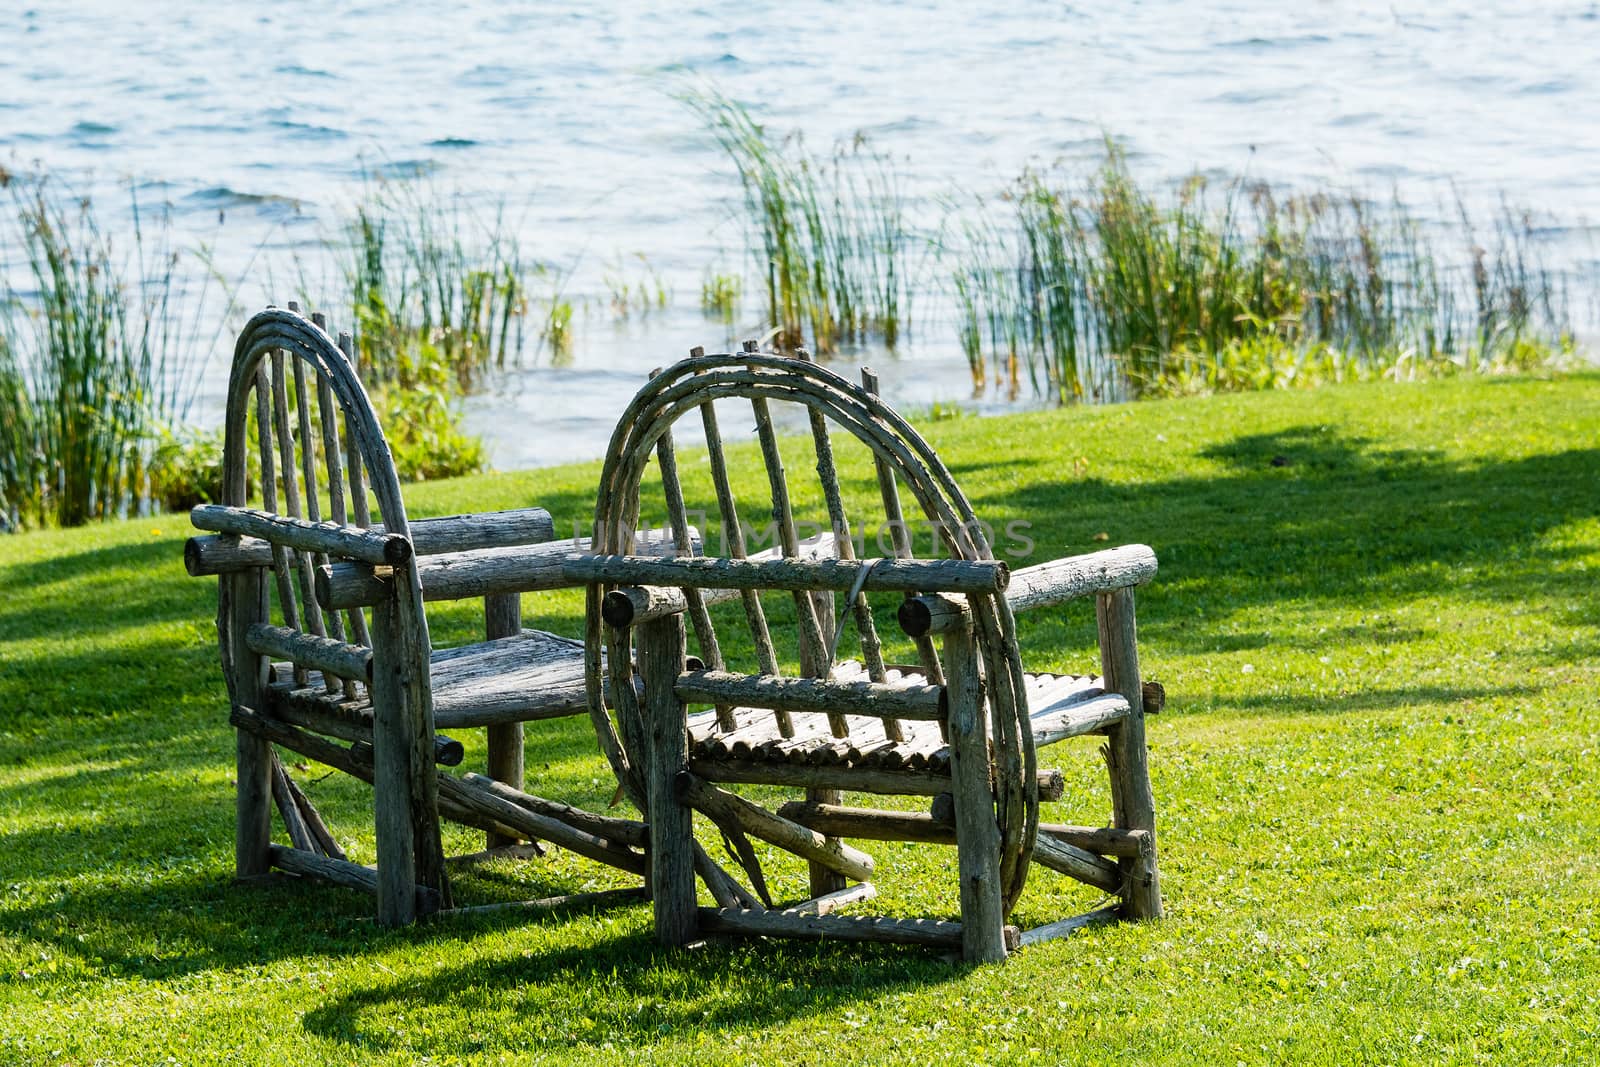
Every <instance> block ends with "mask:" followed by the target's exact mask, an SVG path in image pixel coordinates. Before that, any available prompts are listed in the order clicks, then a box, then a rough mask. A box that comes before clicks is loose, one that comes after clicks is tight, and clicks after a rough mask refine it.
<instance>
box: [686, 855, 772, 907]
mask: <svg viewBox="0 0 1600 1067" xmlns="http://www.w3.org/2000/svg"><path fill="white" fill-rule="evenodd" d="M694 870H695V873H696V874H698V875H699V876H700V880H701V881H702V882H704V883H705V884H706V889H707V890H709V891H710V893H711V899H712V900H715V901H716V902H717V904H718V905H719V906H720V907H724V908H759V907H762V906H763V905H762V902H761V901H759V900H757V899H756V898H755V897H753V896H751V895H750V893H749V892H748V891H747V890H746V889H745V888H744V886H742V885H740V884H739V883H738V882H737V881H736V880H735V879H734V877H733V875H731V874H729V873H728V872H727V871H725V870H723V869H722V868H721V867H720V866H718V865H717V862H716V861H715V860H713V859H712V858H711V855H710V853H708V852H707V851H706V850H705V848H704V847H703V846H702V845H701V844H700V842H698V841H696V842H695V843H694ZM757 870H758V871H759V870H760V868H757Z"/></svg>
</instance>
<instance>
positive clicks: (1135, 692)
mask: <svg viewBox="0 0 1600 1067" xmlns="http://www.w3.org/2000/svg"><path fill="white" fill-rule="evenodd" d="M1095 615H1096V619H1097V621H1098V623H1099V630H1100V665H1101V666H1100V669H1101V673H1102V674H1104V676H1105V687H1106V689H1107V690H1111V691H1115V692H1118V693H1121V694H1122V695H1123V696H1124V697H1126V698H1127V700H1128V707H1129V709H1130V711H1129V714H1128V717H1127V718H1126V719H1124V720H1123V721H1122V722H1121V723H1118V724H1117V725H1116V726H1115V727H1113V728H1112V730H1111V731H1110V740H1109V744H1108V746H1107V749H1106V763H1107V766H1108V768H1109V770H1110V772H1111V806H1112V819H1113V822H1114V823H1115V825H1116V826H1117V828H1118V829H1122V830H1144V831H1147V832H1148V833H1149V834H1150V841H1151V848H1150V850H1149V851H1148V852H1147V853H1144V854H1141V855H1139V856H1135V857H1130V858H1125V859H1123V860H1122V861H1121V862H1120V866H1121V867H1122V871H1123V876H1124V878H1125V880H1126V881H1125V885H1126V888H1125V889H1124V890H1123V898H1122V899H1123V908H1124V912H1125V914H1126V915H1127V916H1128V918H1130V919H1159V918H1161V912H1162V908H1161V878H1160V874H1159V872H1158V869H1157V866H1156V849H1155V831H1156V805H1155V796H1154V794H1153V793H1152V792H1151V789H1150V767H1149V762H1148V759H1147V756H1146V750H1145V740H1144V692H1143V686H1142V685H1141V684H1140V679H1139V647H1138V628H1137V625H1136V623H1135V620H1134V611H1133V590H1131V589H1119V590H1117V591H1116V592H1113V593H1102V594H1100V595H1099V596H1098V597H1097V598H1096V601H1095Z"/></svg>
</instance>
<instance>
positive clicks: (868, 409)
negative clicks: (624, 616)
mask: <svg viewBox="0 0 1600 1067" xmlns="http://www.w3.org/2000/svg"><path fill="white" fill-rule="evenodd" d="M726 399H739V400H747V401H749V403H750V404H751V409H752V413H753V415H754V419H755V424H756V432H757V435H758V437H759V439H760V444H761V451H762V458H763V463H764V465H765V468H766V474H767V480H768V485H769V488H770V490H771V499H772V516H773V519H774V521H775V523H776V524H777V526H778V530H777V534H778V542H779V545H780V547H781V550H782V554H783V556H785V557H794V556H796V555H797V554H798V538H797V536H796V529H795V522H794V517H793V513H792V511H791V507H790V487H789V485H788V483H787V473H786V472H785V470H784V465H783V460H782V456H781V453H780V450H779V447H778V441H777V437H776V429H775V427H774V424H773V421H772V417H771V413H770V408H769V405H770V404H771V403H774V402H778V403H792V404H797V405H800V406H801V407H802V408H803V409H804V410H805V413H806V416H807V419H808V421H809V424H810V428H811V431H812V439H813V443H814V446H815V454H816V460H817V464H816V469H817V474H818V477H819V480H820V482H821V483H822V484H821V496H822V498H823V500H824V501H825V503H826V506H827V511H828V518H829V524H830V526H831V527H832V533H833V539H834V545H835V546H836V549H837V551H838V553H839V554H840V555H841V556H843V557H845V558H850V556H851V555H853V546H852V544H851V528H850V523H849V520H848V517H847V516H846V515H845V514H844V509H843V502H842V494H841V491H840V487H839V482H838V476H837V473H836V471H835V469H834V457H833V447H832V441H831V437H830V427H839V428H842V429H843V430H844V431H846V432H847V433H848V434H849V435H850V436H851V437H853V438H854V439H856V440H857V441H859V442H860V443H861V444H863V445H864V446H865V447H866V448H867V449H868V450H869V451H870V452H871V454H872V456H873V459H874V462H875V465H876V469H877V475H878V482H879V488H880V495H881V498H882V500H883V504H884V512H885V514H884V518H885V520H886V521H887V523H888V524H889V526H890V529H891V531H896V532H895V535H894V543H895V550H896V551H895V554H896V555H897V556H909V555H910V543H909V538H907V537H905V536H903V535H904V532H905V524H904V522H903V521H902V517H901V516H900V514H899V507H900V505H899V490H900V487H904V489H905V490H906V491H907V492H909V493H910V494H911V496H912V498H913V499H914V500H915V502H916V504H917V506H918V508H919V509H920V511H921V513H922V516H923V517H924V518H925V519H927V520H928V521H929V522H930V523H931V524H932V526H933V529H934V530H935V531H936V533H937V535H938V537H939V539H940V541H941V542H942V546H943V550H944V552H945V553H947V554H948V555H949V556H950V557H952V558H954V559H960V560H990V559H993V558H994V556H993V551H992V549H991V546H990V544H989V543H988V540H987V538H986V537H985V534H984V529H985V528H984V526H983V525H982V523H981V522H980V521H979V520H978V517H977V516H976V514H975V513H974V512H973V509H972V507H971V504H970V503H969V502H968V500H967V498H966V496H965V495H964V494H963V493H962V491H961V489H960V487H959V486H958V485H957V484H956V482H955V479H954V478H953V477H952V476H951V474H950V472H949V470H948V469H947V468H946V467H945V465H944V464H943V462H941V460H940V459H939V456H938V455H937V454H936V453H935V452H934V451H933V449H932V448H931V447H930V446H929V445H928V444H927V442H926V441H924V440H923V438H922V437H921V435H920V434H918V433H917V431H916V430H915V429H913V428H912V427H911V425H910V424H909V423H907V422H906V421H905V420H904V419H903V418H901V416H900V415H898V414H897V413H896V412H895V411H894V410H893V409H892V408H890V407H889V406H888V405H886V404H884V403H883V402H882V401H881V400H879V399H878V397H877V396H876V395H874V393H873V392H870V391H869V390H868V389H865V388H862V387H861V386H857V385H854V384H852V383H850V382H849V381H847V380H845V379H844V378H842V377H841V376H839V375H838V374H836V373H834V372H833V371H830V370H828V369H826V368H824V367H821V366H818V365H816V364H814V363H812V362H810V361H809V360H807V359H803V358H802V359H796V358H786V357H781V356H772V355H763V354H758V353H756V352H753V351H745V352H741V353H734V354H728V355H714V356H704V355H698V354H697V355H694V356H691V358H689V359H686V360H684V361H682V362H680V363H677V364H675V365H674V366H672V367H670V368H668V369H666V370H664V371H662V372H660V373H658V374H657V375H655V376H654V377H653V378H652V379H651V380H650V381H649V382H648V383H647V384H646V385H645V387H644V388H643V389H641V390H640V392H639V393H638V395H637V396H635V397H634V399H633V401H632V403H630V404H629V405H628V407H627V409H626V410H625V411H624V413H623V415H622V417H621V419H620V420H619V422H618V424H617V428H616V430H615V432H614V434H613V436H612V438H611V444H610V448H609V451H608V453H607V459H606V463H605V467H604V470H603V472H602V474H601V480H600V489H599V493H598V496H597V499H596V503H595V516H594V521H595V530H594V549H593V550H594V551H595V552H596V553H600V554H611V555H621V554H625V553H627V552H628V550H629V547H630V546H631V545H632V543H633V536H634V533H635V531H636V529H637V527H638V523H639V519H640V514H641V486H642V484H643V480H644V474H645V470H646V468H647V467H648V465H649V463H650V461H651V459H652V458H654V459H655V460H656V461H657V462H658V464H659V467H660V472H661V481H662V493H663V496H664V504H665V511H666V514H667V517H668V521H669V522H670V524H671V526H672V533H673V536H674V537H675V539H676V540H677V542H678V545H679V548H680V550H681V551H682V552H684V554H693V552H692V541H691V536H690V531H689V528H688V524H687V519H686V516H687V511H686V506H685V497H684V492H683V486H682V483H681V480H680V472H679V469H678V464H677V460H676V455H675V452H674V445H673V434H672V429H673V426H674V424H675V423H676V422H677V421H678V420H679V419H680V418H683V417H684V416H686V415H689V414H690V413H698V414H699V416H700V419H701V422H702V426H703V428H704V431H705V438H706V442H707V446H708V448H709V450H710V456H709V457H708V458H709V463H708V471H709V474H710V479H711V482H712V490H713V493H712V495H714V496H715V499H716V506H717V511H718V513H719V515H720V518H721V524H722V528H723V531H724V537H725V538H727V539H728V542H729V544H728V552H729V555H730V556H734V557H742V556H743V555H744V545H743V543H742V537H741V536H740V535H739V533H738V530H739V517H738V514H737V509H736V505H735V502H734V497H733V491H732V487H731V484H730V482H729V476H728V470H727V464H726V462H725V457H724V456H723V455H722V448H721V435H720V432H719V427H718V424H717V420H716V414H715V409H714V406H713V405H714V403H715V401H718V400H726ZM730 535H731V536H730ZM609 591H610V590H609V588H608V587H604V586H601V585H591V586H590V587H589V591H588V611H587V628H586V635H587V641H586V648H587V652H588V656H589V664H588V666H589V671H588V675H589V680H590V692H589V703H590V713H591V717H592V718H593V720H594V725H595V729H596V732H597V735H598V737H599V741H600V745H601V748H602V750H603V751H604V752H605V754H606V756H607V758H608V759H609V760H610V761H611V763H612V766H613V769H614V770H615V771H616V773H617V775H618V778H619V780H620V781H621V782H622V784H623V788H624V789H625V791H626V792H627V793H628V794H629V796H630V798H631V799H633V800H634V802H635V803H636V804H638V805H639V806H640V807H641V808H643V807H644V806H645V798H644V789H643V787H642V785H641V783H640V780H639V777H638V772H637V770H636V766H635V764H636V760H635V759H634V758H633V757H632V756H630V752H638V751H639V750H640V749H639V746H640V745H642V730H643V727H642V723H641V719H640V710H639V705H638V698H637V695H636V693H635V690H634V685H633V678H632V659H633V654H632V648H631V637H630V635H629V633H628V632H626V630H619V629H617V628H614V627H606V626H604V625H603V624H602V605H603V598H604V596H605V594H606V593H607V592H609ZM741 596H742V598H743V599H744V601H745V604H746V618H747V621H748V623H749V625H750V628H751V638H752V642H753V644H754V646H755V647H756V649H757V653H758V659H760V660H761V663H760V667H761V672H762V673H763V674H774V673H777V671H776V663H775V657H774V656H773V653H772V650H771V642H770V639H769V638H768V637H767V636H766V635H765V632H764V631H765V620H764V616H763V615H762V614H761V611H760V608H759V604H753V603H752V601H753V600H755V598H754V597H753V596H752V595H751V594H750V593H749V591H745V592H744V593H742V594H741ZM809 596H810V594H809V593H807V592H805V591H796V592H795V594H794V598H795V610H796V615H797V620H798V637H799V648H800V657H799V658H800V662H801V664H802V672H803V673H806V674H810V675H813V676H819V677H821V676H826V674H827V673H828V671H829V669H830V668H831V667H832V663H831V653H830V648H829V641H828V638H829V637H830V636H831V635H829V634H827V632H826V631H827V628H828V627H827V623H828V622H831V620H829V619H827V618H826V617H825V615H824V614H819V613H818V612H817V611H816V609H815V606H814V603H813V602H812V601H811V600H810V599H809ZM683 597H684V600H685V601H686V602H687V614H688V616H689V622H690V624H691V625H692V626H693V629H694V632H695V634H696V636H697V638H698V643H699V646H700V652H701V656H702V658H704V659H705V660H706V661H707V665H708V666H710V667H714V668H717V667H720V666H721V663H720V662H718V661H719V660H720V648H719V643H718V642H717V640H716V637H715V632H714V630H713V629H712V627H711V624H710V619H709V616H708V615H707V613H706V610H705V607H704V604H703V597H702V595H701V591H699V590H694V589H684V590H683ZM852 600H853V601H854V603H853V604H851V605H849V606H850V607H851V608H854V609H855V618H856V622H857V629H858V636H859V639H860V641H861V645H862V657H863V661H864V662H865V664H866V668H867V670H868V673H869V674H872V673H874V672H881V670H882V658H881V655H880V654H879V650H878V647H877V637H876V634H875V632H874V630H873V627H872V624H871V613H870V609H869V608H867V607H866V605H865V601H864V599H863V598H862V597H861V595H860V592H859V589H858V590H856V591H853V595H852ZM968 601H969V605H970V610H971V613H972V617H973V625H974V629H975V634H976V637H977V640H978V643H979V647H980V652H981V657H982V662H983V666H984V673H985V676H986V680H987V686H986V692H987V699H988V709H989V714H990V721H991V724H992V728H991V731H990V736H991V738H992V746H993V747H992V760H993V762H994V767H995V771H996V775H995V779H996V800H997V816H998V818H999V821H1000V826H1001V830H1002V873H1001V879H1002V883H1003V884H1004V886H1005V894H1004V895H1005V899H1006V901H1007V907H1008V908H1009V906H1010V903H1011V902H1014V900H1015V899H1016V897H1017V896H1018V895H1019V894H1020V892H1021V889H1022V885H1023V882H1024V881H1025V879H1026V875H1027V863H1028V857H1029V856H1030V855H1031V852H1032V849H1033V838H1034V834H1035V833H1036V830H1037V825H1038V790H1037V782H1036V776H1035V771H1036V765H1035V756H1034V749H1033V738H1032V733H1031V730H1030V729H1029V728H1028V724H1027V692H1026V688H1025V686H1026V682H1025V680H1024V676H1023V670H1022V664H1021V659H1020V656H1019V654H1018V651H1017V643H1016V640H1015V624H1014V620H1013V619H1012V615H1011V610H1010V608H1009V607H1008V606H1007V604H1006V601H1005V598H1004V597H1003V596H993V595H981V594H975V595H971V596H969V598H968ZM602 649H603V650H604V662H605V663H606V664H608V665H609V669H610V674H609V678H610V684H609V686H608V687H607V688H609V690H610V692H609V694H607V693H605V692H603V691H602V684H601V682H600V678H601V666H602ZM919 653H920V654H921V656H922V658H923V662H924V668H925V670H926V672H927V673H928V674H929V676H930V678H929V680H930V681H934V682H937V681H939V680H940V679H939V677H938V671H939V664H938V661H937V658H936V657H935V656H934V655H933V653H932V646H931V645H928V646H925V647H922V648H919ZM880 679H881V674H879V675H877V676H876V677H874V679H873V680H880ZM608 695H609V705H610V708H611V710H612V711H614V712H615V714H616V722H615V724H613V722H612V719H611V717H610V714H608V711H607V696H608ZM719 710H720V709H719ZM780 725H781V724H780ZM842 726H843V717H842V716H840V717H838V719H837V721H836V722H835V724H834V732H835V735H836V736H838V735H839V734H840V732H841V728H842ZM892 728H893V727H892V726H891V727H889V729H892ZM891 738H892V735H891Z"/></svg>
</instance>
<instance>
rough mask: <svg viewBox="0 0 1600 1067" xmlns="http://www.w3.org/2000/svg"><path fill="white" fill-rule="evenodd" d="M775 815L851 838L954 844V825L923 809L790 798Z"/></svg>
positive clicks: (817, 829) (831, 833)
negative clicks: (852, 806)
mask: <svg viewBox="0 0 1600 1067" xmlns="http://www.w3.org/2000/svg"><path fill="white" fill-rule="evenodd" d="M949 795H950V794H948V793H941V794H940V796H949ZM778 814H779V815H781V816H783V817H784V818H785V819H789V820H792V821H794V822H797V823H799V824H800V825H801V826H809V827H810V828H811V829H813V830H816V831H817V832H818V833H823V834H830V835H832V836H834V837H853V838H856V839H858V840H863V841H920V842H925V843H927V844H935V845H953V844H955V843H956V831H955V826H954V825H953V824H951V823H944V822H937V821H935V820H934V818H933V816H932V815H928V814H926V813H923V812H916V811H884V810H882V809H879V808H851V807H845V806H843V805H839V804H817V803H813V802H811V801H803V800H791V801H789V802H788V803H787V804H785V805H783V807H781V808H779V809H778Z"/></svg>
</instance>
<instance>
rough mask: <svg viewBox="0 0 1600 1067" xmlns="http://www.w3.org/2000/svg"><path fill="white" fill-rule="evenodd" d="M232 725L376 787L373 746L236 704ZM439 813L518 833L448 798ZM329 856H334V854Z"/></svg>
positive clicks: (470, 823) (464, 822)
mask: <svg viewBox="0 0 1600 1067" xmlns="http://www.w3.org/2000/svg"><path fill="white" fill-rule="evenodd" d="M228 723H229V724H230V725H231V726H233V727H235V728H236V729H238V730H240V731H242V732H245V733H248V734H250V735H251V736H253V737H255V738H257V739H259V740H261V741H263V742H267V741H270V742H271V743H272V744H275V745H282V746H283V747H284V748H287V749H289V750H290V751H291V752H298V753H299V754H300V755H302V756H305V757H306V758H307V759H311V760H315V761H316V762H318V763H322V764H326V765H327V766H329V767H332V768H334V769H335V770H339V771H343V772H344V773H345V774H348V775H350V776H351V777H352V778H357V779H360V780H361V781H363V782H366V783H367V784H368V785H371V784H372V777H373V769H372V746H371V745H369V744H364V743H360V742H358V743H356V744H353V745H350V746H348V747H346V746H345V745H339V744H335V743H334V742H332V741H329V740H328V739H327V738H325V737H319V736H318V735H317V734H314V733H311V732H309V731H308V730H303V729H301V728H299V727H297V726H293V725H291V724H289V723H286V722H283V721H281V720H280V719H278V718H277V717H275V716H270V715H261V714H258V713H257V712H255V711H254V710H252V709H250V708H247V707H243V706H241V705H237V704H236V705H234V707H233V710H232V712H231V713H230V714H229V716H228ZM439 814H440V815H443V816H444V817H446V818H448V819H452V820H454V821H455V822H459V823H461V824H462V825H463V826H472V827H476V828H477V829H479V830H483V831H485V832H489V831H493V832H497V833H506V834H517V831H515V830H511V829H509V828H507V827H506V826H505V824H504V823H500V822H496V821H494V820H492V819H489V818H487V817H485V816H483V815H482V814H480V813H478V812H475V811H472V810H470V809H467V808H463V807H461V806H460V805H458V804H455V803H453V802H451V801H450V800H449V799H448V798H440V801H439ZM329 855H332V853H331V852H330V853H329Z"/></svg>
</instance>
